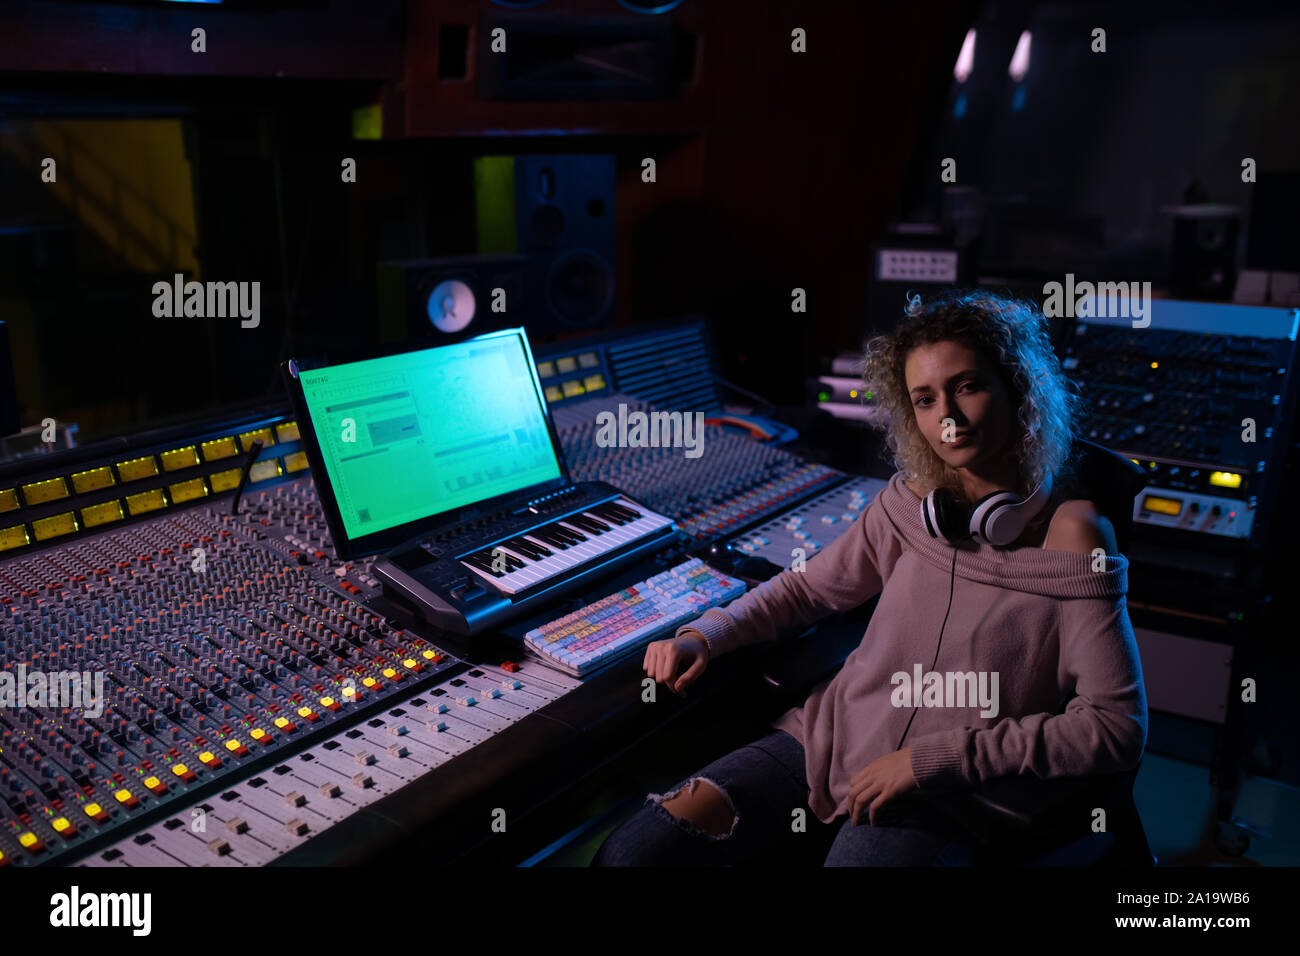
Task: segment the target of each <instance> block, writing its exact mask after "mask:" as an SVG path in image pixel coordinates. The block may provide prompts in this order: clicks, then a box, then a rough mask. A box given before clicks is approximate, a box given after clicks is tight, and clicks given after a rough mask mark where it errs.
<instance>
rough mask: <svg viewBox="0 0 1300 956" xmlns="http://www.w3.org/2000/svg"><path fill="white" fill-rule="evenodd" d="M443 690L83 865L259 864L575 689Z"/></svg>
mask: <svg viewBox="0 0 1300 956" xmlns="http://www.w3.org/2000/svg"><path fill="white" fill-rule="evenodd" d="M443 676H444V677H445V678H446V679H445V680H443V681H442V682H441V683H439V685H438V686H436V687H433V688H430V689H427V690H421V691H420V692H419V693H411V692H407V695H406V699H402V700H399V701H394V703H397V704H399V706H396V707H393V708H391V709H389V710H387V711H385V712H383V713H381V714H379V715H378V716H377V717H375V718H373V719H371V720H363V721H361V722H360V723H358V724H357V725H356V726H355V727H352V728H351V729H349V730H346V731H340V732H338V733H336V734H334V735H333V736H331V737H330V738H329V739H328V740H325V741H323V742H321V743H319V744H317V745H316V746H314V747H311V748H310V749H308V750H305V751H303V752H302V753H299V754H297V755H295V756H292V757H288V756H286V758H285V761H284V762H283V763H280V764H279V765H277V766H275V767H273V768H271V769H269V770H263V771H255V772H249V773H245V774H243V776H242V778H241V779H232V780H231V781H229V784H228V787H227V788H226V789H224V790H222V791H221V792H220V793H216V794H213V795H212V796H210V797H208V798H207V799H206V800H205V801H203V802H199V803H197V804H193V805H188V806H184V807H178V808H177V810H178V811H179V812H177V813H173V814H170V815H168V817H167V818H166V819H165V820H162V821H160V822H158V823H155V824H154V825H153V826H151V827H149V828H148V829H146V830H143V831H141V832H140V833H137V834H135V835H133V836H129V837H126V838H124V839H122V840H120V841H118V842H117V843H116V844H114V845H113V846H111V847H109V848H108V849H106V850H103V851H102V852H97V853H93V854H91V856H90V857H89V858H88V859H87V860H86V861H85V862H84V863H83V864H82V865H83V866H96V867H102V866H113V867H132V866H178V865H179V866H260V865H264V864H267V863H270V862H273V861H274V860H276V859H277V858H279V857H281V856H283V855H284V854H285V853H288V852H289V851H291V850H293V849H295V848H296V847H299V846H301V845H302V844H304V843H306V842H307V841H308V840H309V839H311V838H312V837H314V836H316V835H318V834H319V833H321V832H323V831H325V830H327V829H329V827H330V826H332V825H333V824H335V823H338V822H339V821H340V820H342V819H343V818H344V817H347V816H350V815H351V814H353V813H356V812H357V811H359V810H361V809H362V808H364V807H366V806H368V805H369V804H372V803H374V802H375V801H377V800H379V799H380V798H381V797H384V796H387V795H388V794H390V793H392V792H393V791H395V790H398V789H400V788H401V787H403V786H405V785H406V784H408V783H411V782H412V781H414V780H416V779H417V778H419V777H421V776H423V775H424V774H426V773H428V772H429V771H431V770H433V769H434V768H436V767H439V766H441V765H442V764H444V763H446V762H447V761H449V760H451V759H452V758H453V757H456V756H457V755H459V754H462V753H465V752H466V751H469V750H470V749H471V748H473V747H474V746H475V745H476V744H479V743H482V742H483V741H484V740H486V739H487V738H488V737H490V736H491V735H493V734H495V733H498V732H499V731H501V730H504V729H505V728H506V727H508V726H510V725H511V724H512V723H514V722H515V721H517V720H519V719H520V718H522V717H525V716H527V715H528V714H530V713H532V712H533V711H535V710H537V709H538V708H540V707H544V706H546V705H547V704H549V703H550V702H551V701H553V700H555V699H557V698H558V697H560V696H562V695H563V694H565V693H567V692H568V691H570V690H572V689H573V688H574V687H576V686H577V685H578V682H577V681H576V680H573V679H571V678H567V677H565V676H564V675H563V674H557V673H556V672H555V671H553V670H550V669H548V668H545V667H542V666H540V665H538V664H534V663H528V662H524V663H521V664H516V665H514V666H513V668H512V671H511V672H510V673H505V672H503V671H500V670H496V671H495V673H493V672H489V671H487V670H480V669H477V668H475V669H468V665H464V664H462V665H459V666H458V667H456V668H454V669H452V670H449V671H447V672H446V673H445V674H444V675H443Z"/></svg>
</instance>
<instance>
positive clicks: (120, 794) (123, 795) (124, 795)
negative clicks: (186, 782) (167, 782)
mask: <svg viewBox="0 0 1300 956" xmlns="http://www.w3.org/2000/svg"><path fill="white" fill-rule="evenodd" d="M173 769H174V768H173ZM113 796H114V798H116V800H117V802H118V803H126V801H128V800H130V799H131V791H130V790H127V789H125V788H123V789H121V790H119V791H117V793H115V794H113Z"/></svg>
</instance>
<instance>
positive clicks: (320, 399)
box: [284, 329, 569, 558]
mask: <svg viewBox="0 0 1300 956" xmlns="http://www.w3.org/2000/svg"><path fill="white" fill-rule="evenodd" d="M284 372H285V376H286V378H285V380H286V382H287V383H288V385H289V390H290V392H291V394H292V396H293V401H294V406H295V409H296V410H297V415H298V426H299V429H300V431H301V433H302V436H303V439H304V443H305V444H306V447H307V454H308V460H309V461H310V462H311V467H312V474H313V476H314V477H315V479H316V489H317V492H318V494H319V496H320V499H321V504H322V506H323V508H324V510H325V517H326V521H327V522H328V523H329V528H330V534H331V535H332V536H333V538H334V544H335V549H336V550H337V551H338V553H339V556H340V557H342V558H349V557H355V556H359V555H365V554H372V553H375V552H378V551H382V550H385V549H387V548H391V547H394V546H396V545H398V544H401V543H402V542H404V541H407V540H409V539H411V538H414V537H417V536H418V535H420V534H421V533H422V532H424V531H426V530H428V529H429V528H431V527H432V526H434V525H435V524H440V523H442V522H444V521H446V522H452V521H455V520H457V519H458V517H459V516H461V515H462V514H464V513H466V512H468V511H488V510H491V508H492V507H493V505H494V504H495V503H497V502H501V503H504V502H506V501H507V500H513V499H514V498H515V497H517V496H519V495H520V494H521V493H523V492H525V491H533V490H535V491H536V492H537V494H544V493H546V492H547V491H550V490H552V489H554V488H559V487H563V486H565V485H567V484H568V482H569V476H568V468H567V465H566V464H565V461H564V454H563V451H562V449H561V447H560V444H559V441H558V438H557V436H556V433H555V428H554V425H553V423H552V421H551V417H550V413H549V411H548V409H547V404H546V399H545V396H544V395H543V393H542V388H541V383H540V382H539V380H538V378H537V369H536V366H535V365H534V362H533V357H532V352H531V350H530V349H529V345H528V339H527V336H526V334H525V333H524V330H523V329H504V330H502V331H499V332H492V333H489V334H486V335H481V336H478V337H477V338H472V339H467V340H465V341H463V342H457V343H455V344H452V345H443V346H438V347H436V348H424V349H419V350H415V351H410V350H407V351H401V352H396V353H389V354H385V355H380V356H377V357H374V358H365V359H360V360H356V361H349V362H341V363H333V362H311V361H308V360H302V361H300V360H298V359H294V360H291V361H290V362H286V363H285V365H284Z"/></svg>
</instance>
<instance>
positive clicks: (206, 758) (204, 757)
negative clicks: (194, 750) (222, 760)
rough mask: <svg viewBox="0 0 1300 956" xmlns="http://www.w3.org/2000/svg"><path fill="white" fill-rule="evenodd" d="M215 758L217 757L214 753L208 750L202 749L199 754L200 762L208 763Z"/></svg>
mask: <svg viewBox="0 0 1300 956" xmlns="http://www.w3.org/2000/svg"><path fill="white" fill-rule="evenodd" d="M216 759H217V757H216V755H215V754H214V753H212V751H210V750H205V751H203V753H201V754H199V762H200V763H204V764H210V763H212V762H213V761H214V760H216Z"/></svg>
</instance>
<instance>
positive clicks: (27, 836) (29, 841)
mask: <svg viewBox="0 0 1300 956" xmlns="http://www.w3.org/2000/svg"><path fill="white" fill-rule="evenodd" d="M18 842H19V843H21V844H22V845H23V848H24V849H27V850H30V849H31V848H32V847H34V846H35V845H36V844H38V843H40V842H41V838H40V837H38V836H37V835H36V834H35V833H32V832H30V831H29V832H27V833H24V834H23V835H22V836H20V837H19V838H18Z"/></svg>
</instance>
